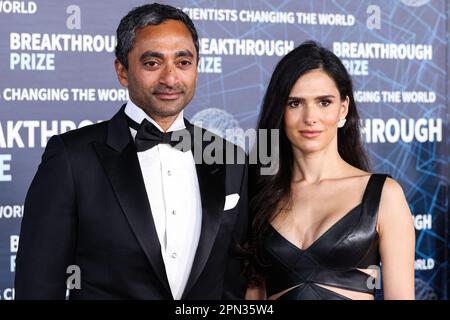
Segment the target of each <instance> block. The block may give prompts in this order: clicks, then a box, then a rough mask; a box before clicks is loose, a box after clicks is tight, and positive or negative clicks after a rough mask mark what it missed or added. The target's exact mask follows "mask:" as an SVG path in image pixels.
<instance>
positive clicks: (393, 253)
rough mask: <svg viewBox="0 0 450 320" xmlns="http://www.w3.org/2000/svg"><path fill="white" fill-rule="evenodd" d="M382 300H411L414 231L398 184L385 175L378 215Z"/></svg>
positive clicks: (411, 218)
mask: <svg viewBox="0 0 450 320" xmlns="http://www.w3.org/2000/svg"><path fill="white" fill-rule="evenodd" d="M378 232H379V235H380V255H381V263H382V279H383V292H384V299H387V300H393V299H399V300H409V299H414V297H415V294H414V252H415V230H414V223H413V217H412V215H411V211H410V210H409V207H408V203H407V202H406V198H405V195H404V193H403V190H402V188H401V186H400V185H399V184H398V183H397V182H396V181H394V180H392V179H390V178H387V180H386V182H385V185H384V187H383V192H382V194H381V201H380V208H379V214H378Z"/></svg>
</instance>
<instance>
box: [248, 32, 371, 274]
mask: <svg viewBox="0 0 450 320" xmlns="http://www.w3.org/2000/svg"><path fill="white" fill-rule="evenodd" d="M317 69H320V70H323V71H324V72H326V73H327V74H328V76H330V77H331V78H332V79H333V80H334V82H335V84H336V87H337V89H338V91H339V94H340V97H341V99H345V98H346V97H348V98H349V106H348V114H347V117H346V119H347V122H346V123H345V126H344V127H343V128H339V130H338V152H339V155H340V156H341V157H342V159H344V160H345V161H346V162H348V163H349V164H351V165H353V166H355V167H357V168H359V169H362V170H365V171H368V170H369V161H368V158H367V155H366V153H365V151H364V148H363V145H362V142H361V136H360V128H359V125H360V124H359V116H358V112H357V110H356V104H355V99H354V97H353V88H352V80H351V78H350V76H349V74H348V72H347V70H346V69H345V67H344V65H343V64H342V62H341V61H340V60H339V58H338V57H337V56H336V55H335V54H334V53H333V52H331V51H330V50H328V49H326V48H324V47H321V46H320V45H318V44H317V43H315V42H313V41H307V42H304V43H302V44H301V45H300V46H298V47H297V48H295V49H294V50H293V51H291V52H290V53H288V54H287V55H286V56H285V57H283V59H281V60H280V62H279V63H278V64H277V66H276V67H275V70H274V72H273V75H272V78H271V80H270V83H269V86H268V88H267V91H266V94H265V96H264V100H263V106H262V110H261V114H260V117H259V120H258V126H257V129H258V130H259V129H269V130H270V129H279V159H278V161H279V169H278V171H277V172H276V173H275V174H273V175H261V167H262V166H261V165H260V164H257V165H255V166H253V168H252V170H251V175H250V181H249V182H250V188H249V189H250V214H251V216H252V217H253V223H252V231H251V236H250V242H249V249H250V252H252V259H251V261H250V267H249V270H251V271H249V272H248V275H249V276H250V279H251V280H257V277H256V278H255V274H257V273H258V272H257V270H258V269H259V268H258V266H261V265H263V264H264V263H263V260H264V259H263V256H262V250H261V246H262V244H263V241H264V234H265V231H266V229H267V227H268V225H269V223H270V221H272V220H273V218H274V217H275V216H276V215H277V214H278V213H279V212H280V211H281V209H282V207H283V205H284V204H285V203H287V202H288V201H290V199H291V180H292V169H293V153H292V149H291V143H290V142H289V140H288V138H287V136H286V133H285V131H284V125H283V123H284V122H283V118H284V111H285V107H286V103H287V99H288V97H289V94H290V92H291V90H292V87H293V86H294V84H295V82H296V81H297V80H298V78H300V77H301V76H302V75H304V74H306V73H307V72H309V71H312V70H317ZM258 143H259V141H256V144H255V145H258ZM280 205H281V206H280Z"/></svg>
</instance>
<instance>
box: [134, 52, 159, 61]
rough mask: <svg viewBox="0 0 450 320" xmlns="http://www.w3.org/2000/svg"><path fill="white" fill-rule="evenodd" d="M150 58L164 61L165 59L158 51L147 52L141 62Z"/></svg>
mask: <svg viewBox="0 0 450 320" xmlns="http://www.w3.org/2000/svg"><path fill="white" fill-rule="evenodd" d="M148 58H159V59H162V58H164V55H163V54H162V53H161V52H157V51H145V52H144V53H143V54H142V55H141V58H140V60H141V61H142V60H145V59H148Z"/></svg>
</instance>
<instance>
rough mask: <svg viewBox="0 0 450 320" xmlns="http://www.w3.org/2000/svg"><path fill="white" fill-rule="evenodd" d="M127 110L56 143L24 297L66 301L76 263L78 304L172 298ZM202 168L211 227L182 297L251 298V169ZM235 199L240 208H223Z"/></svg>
mask: <svg viewBox="0 0 450 320" xmlns="http://www.w3.org/2000/svg"><path fill="white" fill-rule="evenodd" d="M123 110H124V107H122V108H121V110H120V111H119V112H118V113H117V114H116V115H115V116H114V117H113V118H112V119H111V120H109V121H105V122H102V123H99V124H95V125H92V126H88V127H84V128H81V129H78V130H73V131H70V132H67V133H64V134H62V135H57V136H53V137H52V138H51V139H50V140H49V142H48V144H47V147H46V149H45V152H44V154H43V156H42V162H41V164H40V166H39V169H38V171H37V173H36V175H35V177H34V179H33V182H32V184H31V186H30V189H29V190H28V194H27V197H26V200H25V209H24V216H23V220H22V225H21V231H20V243H19V249H18V253H17V257H16V278H15V296H16V299H64V298H65V297H66V288H67V285H66V279H67V277H68V276H71V275H74V274H76V273H75V272H74V271H73V269H67V268H68V267H69V266H71V265H76V266H78V267H79V268H80V269H79V270H80V271H81V288H80V289H72V290H70V296H69V297H70V299H173V298H172V295H171V291H170V287H169V284H168V280H167V275H166V272H165V267H164V262H163V259H162V255H161V247H160V243H159V240H158V236H157V233H156V229H155V226H154V223H153V218H152V213H151V209H150V204H149V201H148V197H147V193H146V190H145V186H144V181H143V178H142V173H141V169H140V166H139V161H138V158H137V153H136V148H135V144H134V141H133V138H132V136H131V134H130V130H129V127H128V124H127V120H126V117H125V114H124V111H123ZM187 128H188V129H189V130H192V129H193V126H192V125H191V124H190V123H187ZM201 130H202V131H203V132H204V129H201ZM215 138H216V139H219V140H217V141H221V143H222V146H223V150H222V151H223V153H224V155H225V154H226V150H227V147H226V145H228V148H230V147H231V149H233V150H234V152H235V154H236V153H241V152H243V150H242V149H240V148H238V147H236V146H235V145H232V144H229V142H226V141H225V140H223V139H221V138H220V137H217V136H216V137H215ZM213 141H214V140H213ZM208 143H209V142H202V143H201V144H202V145H201V146H200V147H201V148H202V150H203V149H204V148H205V147H206V145H207V144H208ZM228 150H230V149H228ZM188 152H189V151H188ZM196 170H197V177H198V182H199V186H200V194H201V202H202V227H201V235H200V240H199V244H198V248H197V251H196V254H195V258H194V263H193V266H192V271H191V274H190V276H189V279H188V282H187V285H186V288H185V290H184V293H183V297H182V299H185V300H189V299H240V298H243V297H244V292H245V287H246V283H245V280H244V279H243V277H242V276H241V271H242V259H241V258H240V257H239V254H238V252H237V251H238V250H236V249H237V245H238V244H241V243H243V242H244V241H245V240H246V239H245V237H246V233H247V224H248V221H247V220H248V215H247V181H246V180H247V165H246V164H217V163H215V164H210V165H208V164H205V163H202V164H196ZM233 193H238V194H239V195H240V199H239V202H238V204H237V205H236V206H235V207H234V208H233V209H230V210H226V211H224V203H225V197H226V195H229V194H233ZM71 280H74V278H71ZM72 284H76V281H73V282H72Z"/></svg>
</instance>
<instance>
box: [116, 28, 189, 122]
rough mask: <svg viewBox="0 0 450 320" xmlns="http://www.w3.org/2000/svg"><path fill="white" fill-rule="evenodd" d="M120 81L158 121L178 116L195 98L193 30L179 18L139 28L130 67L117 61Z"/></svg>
mask: <svg viewBox="0 0 450 320" xmlns="http://www.w3.org/2000/svg"><path fill="white" fill-rule="evenodd" d="M115 65H116V71H117V75H118V78H119V81H120V83H121V84H122V85H123V86H124V87H127V88H128V91H129V94H130V99H131V100H132V101H133V102H134V103H135V104H136V105H137V106H139V107H140V108H142V109H143V110H144V111H145V112H146V113H147V114H148V115H150V116H151V117H152V118H154V119H155V120H159V119H166V118H175V117H176V116H177V115H178V113H179V112H180V111H181V110H183V108H184V107H185V106H186V105H187V104H188V103H189V102H190V101H191V100H192V97H193V95H194V92H195V85H196V81H197V52H196V50H195V46H194V42H193V40H192V36H191V33H190V32H189V30H188V29H187V28H186V26H185V25H184V24H183V23H182V22H180V21H177V20H166V21H165V22H163V23H161V24H160V25H156V26H147V27H144V28H142V29H139V30H137V31H136V37H135V39H134V46H133V49H132V50H131V51H130V52H129V53H128V69H125V67H124V66H122V64H120V62H118V60H116V63H115Z"/></svg>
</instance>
